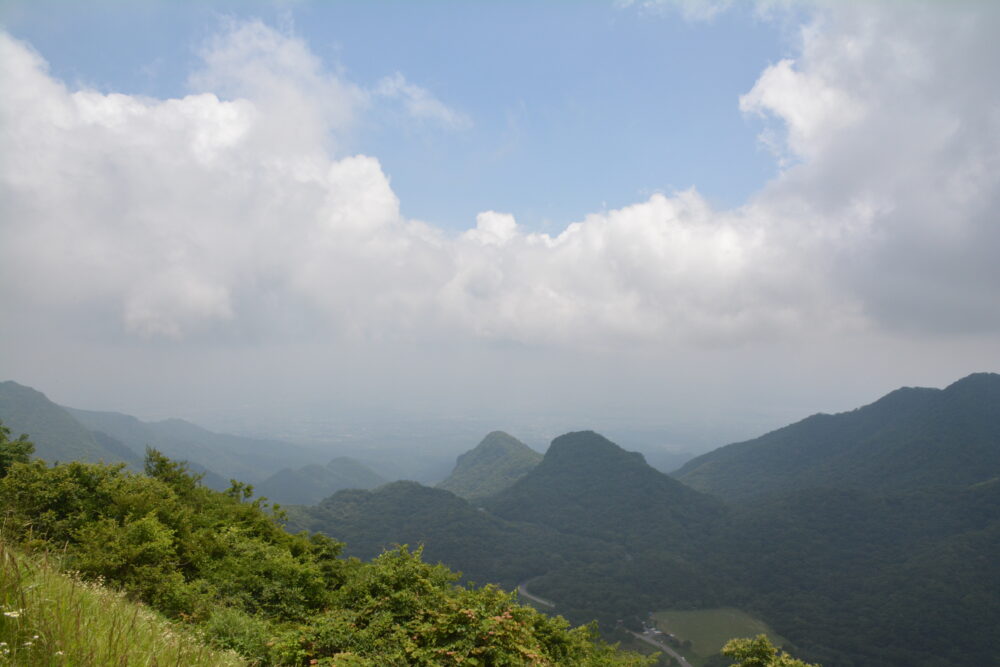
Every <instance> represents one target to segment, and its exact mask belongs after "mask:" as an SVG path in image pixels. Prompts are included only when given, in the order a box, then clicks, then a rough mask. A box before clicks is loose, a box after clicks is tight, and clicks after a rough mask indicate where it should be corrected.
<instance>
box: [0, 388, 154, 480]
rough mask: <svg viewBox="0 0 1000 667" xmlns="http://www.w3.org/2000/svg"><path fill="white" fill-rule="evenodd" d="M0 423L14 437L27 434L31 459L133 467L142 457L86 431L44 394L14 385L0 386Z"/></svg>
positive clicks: (106, 438)
mask: <svg viewBox="0 0 1000 667" xmlns="http://www.w3.org/2000/svg"><path fill="white" fill-rule="evenodd" d="M0 421H2V422H3V423H4V424H5V425H6V426H7V428H9V429H10V430H11V431H12V432H13V433H14V434H15V435H19V434H21V433H28V434H30V435H31V439H32V441H33V442H34V443H35V455H36V456H38V457H39V458H43V459H45V460H46V461H49V462H55V461H89V462H91V463H96V462H98V461H105V462H108V463H114V462H119V461H124V462H126V463H129V464H131V465H133V466H135V465H138V464H139V463H140V462H141V461H142V456H141V455H140V454H137V453H136V452H135V451H133V450H132V449H130V448H129V447H127V446H125V445H124V444H123V443H122V442H120V441H118V440H117V439H115V438H113V437H98V436H95V434H93V433H91V432H90V431H88V430H87V429H86V428H84V426H83V425H81V424H80V423H79V422H78V421H77V420H76V419H74V418H73V416H72V415H71V414H70V413H69V412H67V411H66V410H65V409H63V408H62V407H60V406H58V405H56V404H55V403H53V402H52V401H50V400H49V399H48V398H47V397H46V396H45V394H43V393H41V392H40V391H36V390H34V389H32V388H31V387H25V386H23V385H20V384H18V383H16V382H10V381H8V382H0Z"/></svg>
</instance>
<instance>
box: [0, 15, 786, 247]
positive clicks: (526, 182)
mask: <svg viewBox="0 0 1000 667" xmlns="http://www.w3.org/2000/svg"><path fill="white" fill-rule="evenodd" d="M251 18H260V19H262V20H264V21H265V22H267V23H268V24H269V25H272V26H274V27H276V28H279V29H282V30H285V31H289V32H294V33H295V34H297V35H299V36H301V38H302V39H304V40H305V41H306V42H307V43H308V44H309V45H310V47H311V49H312V50H313V52H314V53H315V54H316V55H317V56H318V57H319V58H320V59H321V60H322V61H323V64H324V65H325V66H326V67H327V68H329V69H330V70H334V71H340V72H342V73H343V74H344V75H345V76H346V77H348V78H350V79H351V80H353V81H355V82H356V83H358V84H359V85H363V86H371V85H374V84H375V83H376V82H378V81H379V80H380V79H382V78H383V77H386V76H390V75H393V74H395V73H397V72H398V73H401V74H403V75H404V76H405V77H406V79H407V80H408V81H410V82H412V83H415V84H417V85H419V86H421V87H423V88H426V89H428V90H429V91H431V92H432V93H433V94H434V95H435V96H436V97H437V98H439V99H440V100H442V102H444V103H445V104H447V105H448V106H450V107H452V108H454V109H455V110H456V111H457V112H459V113H462V114H464V115H465V116H466V117H467V118H468V119H469V121H470V122H469V124H468V125H467V126H462V127H458V128H452V127H441V126H439V125H436V124H433V123H426V122H425V123H416V124H413V123H400V122H399V120H400V119H399V117H398V116H395V115H393V114H391V113H388V114H381V115H379V114H376V115H375V117H373V118H368V119H366V120H365V121H364V122H363V123H362V125H361V126H360V127H359V128H357V132H356V134H355V135H354V136H352V137H351V140H350V142H349V143H348V145H347V146H345V147H344V148H345V149H347V150H350V151H357V152H362V153H366V154H369V155H374V156H377V157H378V158H379V160H380V161H381V163H382V165H383V169H384V170H385V171H386V172H387V173H388V175H389V176H390V178H391V179H392V184H393V189H394V190H395V191H396V193H397V194H398V195H399V197H400V200H401V202H402V211H403V213H404V214H405V215H408V216H411V217H415V218H420V219H424V220H428V221H433V222H434V223H436V224H439V225H441V226H444V227H447V228H450V229H463V228H466V227H471V226H474V224H475V215H476V213H478V212H479V211H483V210H487V209H496V210H502V211H506V212H510V213H513V214H514V215H515V216H516V217H517V218H518V220H519V221H520V222H521V223H522V224H525V225H527V226H529V227H532V228H537V229H540V230H547V231H553V230H555V229H557V228H561V227H562V226H565V225H566V224H568V223H569V222H573V221H576V220H580V219H582V218H583V216H584V215H586V214H587V213H590V212H592V211H595V210H600V209H602V208H617V207H620V206H624V205H627V204H629V203H631V202H633V201H636V200H637V199H640V198H645V197H648V196H649V194H651V193H653V192H657V191H663V192H671V191H674V190H678V189H685V188H688V187H691V186H697V187H698V189H699V191H701V193H702V194H703V195H704V196H705V197H707V198H708V199H709V200H711V201H713V202H717V203H718V204H719V205H723V206H736V205H739V204H741V203H743V202H744V201H745V200H746V199H747V197H748V196H750V195H751V194H752V193H753V192H755V191H757V190H758V189H759V188H760V187H761V186H762V185H763V184H764V183H765V182H766V181H767V180H768V179H770V178H772V177H773V176H774V175H775V173H776V171H777V167H776V162H775V159H774V156H773V155H772V154H770V153H769V152H768V151H767V150H764V149H763V148H762V147H761V146H760V144H759V142H758V140H757V133H758V132H759V130H760V121H759V120H758V119H756V118H748V117H747V116H746V115H745V114H743V113H741V112H740V110H739V105H738V98H739V96H740V95H741V94H743V93H745V92H747V91H748V90H749V89H750V88H751V87H752V86H753V83H754V81H755V80H756V77H757V75H758V74H759V73H760V72H761V71H762V70H763V69H764V68H765V67H767V66H768V65H770V64H773V63H774V62H777V61H778V60H780V59H781V58H782V57H784V56H786V55H788V53H789V51H790V49H791V48H792V47H791V45H790V43H789V42H791V41H794V37H795V35H794V34H792V35H788V34H786V33H787V32H789V31H787V30H785V29H784V26H786V25H787V24H786V23H784V22H780V21H768V20H763V19H760V18H758V17H756V16H755V14H754V10H753V8H752V7H751V6H750V5H746V6H745V7H741V8H739V9H734V10H731V11H729V12H726V13H724V14H721V15H720V16H718V17H716V18H714V19H713V20H711V21H687V20H685V19H684V18H683V16H682V15H681V14H680V12H676V11H659V12H655V13H651V12H649V11H642V10H641V9H640V8H636V7H620V6H615V5H614V4H611V3H602V2H582V3H570V2H555V3H548V4H545V3H528V2H504V3H493V4H490V3H461V2H443V1H440V2H428V3H410V2H390V3H384V2H382V3H367V2H354V1H351V2H321V3H300V2H278V3H265V2H249V3H247V2H230V3H186V2H181V3H163V2H160V3H154V2H138V3H126V2H103V3H81V4H76V3H68V2H45V1H43V2H31V3H24V2H20V3H19V2H13V3H7V4H6V5H5V8H4V10H3V13H2V14H0V20H2V21H3V22H4V23H5V24H6V26H7V29H8V30H9V31H10V32H11V33H12V34H13V35H15V36H17V37H20V38H22V39H25V40H27V41H29V42H30V43H31V44H32V45H33V46H34V47H35V48H36V49H38V50H39V51H40V52H41V53H43V54H44V56H45V58H46V60H47V61H48V62H49V64H50V66H51V71H52V73H53V75H55V76H56V77H58V78H60V79H62V80H65V81H67V82H71V83H72V82H79V83H82V84H85V85H88V86H92V87H95V88H97V89H99V90H103V91H109V92H110V91H118V92H126V93H131V94H141V95H150V96H154V97H161V98H162V97H174V96H182V95H184V94H185V93H187V92H189V88H188V85H187V78H188V75H189V74H190V71H191V69H192V68H193V67H195V66H196V64H197V52H198V51H199V49H201V48H203V46H204V43H205V42H206V41H207V40H208V39H209V38H210V36H211V35H212V34H214V33H216V32H217V31H218V30H219V28H220V25H221V24H223V23H224V22H226V21H231V20H236V21H239V20H246V19H251Z"/></svg>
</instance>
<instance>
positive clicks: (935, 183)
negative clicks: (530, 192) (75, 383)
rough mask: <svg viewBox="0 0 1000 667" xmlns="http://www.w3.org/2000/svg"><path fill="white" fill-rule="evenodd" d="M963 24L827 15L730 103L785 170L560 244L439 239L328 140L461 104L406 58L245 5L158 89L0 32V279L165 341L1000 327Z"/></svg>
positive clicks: (977, 72)
mask: <svg viewBox="0 0 1000 667" xmlns="http://www.w3.org/2000/svg"><path fill="white" fill-rule="evenodd" d="M976 14H977V15H975V16H974V15H973V13H972V10H969V12H968V13H966V12H964V11H962V10H959V9H950V8H949V9H948V10H943V9H938V8H934V7H930V6H919V7H918V8H917V9H912V10H911V9H909V8H905V9H904V8H902V7H901V6H898V5H887V6H878V7H876V6H870V5H864V6H861V5H849V6H840V5H837V6H831V7H829V8H826V9H824V10H823V11H822V12H820V14H819V16H818V18H817V19H816V22H814V23H812V24H810V25H809V26H808V27H807V28H805V29H804V31H803V33H802V38H801V40H802V41H801V49H800V53H799V54H798V55H796V57H795V58H791V59H787V60H783V61H781V62H779V63H776V64H775V65H773V66H771V67H770V68H768V69H767V70H765V71H764V72H763V73H762V74H761V76H760V78H759V79H758V80H757V82H756V84H754V85H753V86H752V87H751V88H750V89H749V90H748V92H747V93H746V94H745V95H744V96H743V97H742V98H741V99H740V100H739V101H738V103H739V104H740V106H741V108H742V109H743V110H744V111H745V112H746V113H748V114H749V115H751V116H760V117H765V118H769V119H771V121H772V122H771V127H770V129H771V134H770V138H769V141H770V142H771V146H772V147H773V148H774V149H775V150H777V151H778V152H779V153H780V154H781V155H782V156H784V157H785V158H787V160H788V161H787V163H786V169H785V170H784V171H783V173H782V174H781V175H780V176H779V177H778V178H777V179H776V180H775V181H774V182H773V183H771V184H770V185H769V186H768V187H767V188H765V189H764V190H763V191H762V192H761V193H759V194H758V195H757V196H756V197H754V198H753V199H752V200H751V201H749V202H748V203H747V204H746V205H744V206H742V207H740V208H737V209H734V210H725V211H720V210H716V209H714V208H713V207H712V206H711V205H709V204H708V203H707V202H706V201H705V200H704V199H703V198H702V197H701V196H700V195H699V194H698V192H697V190H696V189H694V188H692V189H689V190H685V191H682V192H676V193H669V194H656V195H653V196H651V197H650V198H649V199H648V200H646V201H641V202H638V203H635V204H633V205H631V206H626V207H623V208H621V209H618V210H612V211H602V212H598V213H594V214H592V215H589V216H587V217H585V218H584V219H583V220H580V221H577V222H574V223H572V224H569V225H568V226H566V227H565V229H563V230H562V231H560V232H558V233H554V234H540V233H532V232H529V231H526V230H524V229H523V228H522V227H521V226H519V225H518V224H517V221H516V220H515V219H514V217H513V216H511V215H509V214H506V213H500V212H496V211H486V212H483V213H481V214H480V215H479V216H478V217H477V219H476V221H475V227H473V228H471V229H469V230H468V231H466V232H464V233H461V234H457V235H451V234H448V233H445V232H444V231H442V230H440V229H438V228H436V227H434V226H433V225H432V224H428V223H423V222H419V221H414V220H407V219H405V218H404V217H403V216H401V214H400V209H399V202H398V200H397V198H396V196H395V194H394V192H393V190H392V188H391V186H390V183H389V179H388V178H387V177H386V175H385V174H384V172H383V171H382V169H381V166H380V165H379V163H378V161H377V159H376V158H374V157H369V156H364V155H354V156H350V155H341V154H340V153H339V148H338V147H339V145H340V142H339V141H338V137H339V136H341V135H343V134H345V133H349V132H350V128H351V126H352V124H353V123H354V122H355V120H356V118H357V117H358V115H359V114H362V113H364V112H365V108H366V105H368V104H372V103H374V102H373V101H372V100H373V99H377V98H379V97H381V98H385V99H386V100H389V101H392V100H395V101H396V102H400V101H401V102H402V103H403V104H404V105H405V106H406V107H407V108H408V109H409V112H410V113H411V114H412V115H414V116H417V117H423V118H427V119H429V120H433V121H435V122H440V123H444V124H446V125H452V126H460V125H461V124H462V123H464V122H467V119H464V120H463V118H464V117H463V116H461V115H460V114H457V113H456V112H453V111H452V110H450V109H449V108H448V107H447V106H445V105H444V104H442V103H441V102H439V101H438V100H437V99H436V98H435V97H434V96H433V95H431V94H430V93H429V92H427V91H425V90H423V89H422V88H419V87H417V86H415V85H413V84H411V83H409V82H407V81H406V79H405V78H404V77H403V76H402V75H395V76H393V77H390V78H388V79H386V80H384V81H383V82H381V83H380V84H379V85H378V86H377V87H376V89H375V90H374V92H372V91H369V92H368V93H365V92H364V91H363V90H362V89H361V88H359V87H358V86H356V85H355V84H353V83H351V82H350V81H347V80H345V79H344V78H343V77H341V76H339V75H338V74H337V73H335V72H330V71H327V70H326V69H325V68H324V67H323V64H322V63H321V62H319V60H318V59H317V58H316V57H315V56H314V55H312V54H311V52H310V51H309V49H308V48H307V46H306V45H305V44H304V43H303V42H302V41H301V40H300V39H298V38H297V37H295V36H294V35H290V34H285V33H282V32H279V31H276V30H273V29H271V28H269V27H267V26H265V25H263V24H261V23H258V22H251V23H246V24H235V25H231V26H229V27H227V29H226V30H225V31H223V33H222V34H221V35H220V36H219V37H218V38H216V39H215V40H214V41H212V42H211V43H210V44H209V45H208V47H207V48H206V50H205V51H204V52H203V54H202V57H203V61H204V62H203V65H202V67H201V69H200V70H199V71H198V72H196V73H195V74H193V75H192V77H191V83H192V90H193V92H192V94H191V95H189V96H187V97H184V98H180V99H169V100H158V99H149V98H141V97H135V96H127V95H119V94H103V93H98V92H95V91H92V90H70V89H68V88H67V87H66V86H65V85H64V84H63V83H61V82H59V81H57V80H55V79H53V78H52V77H51V76H50V75H49V74H48V72H47V71H46V67H45V63H44V61H43V60H42V58H41V57H40V56H39V55H38V54H36V53H34V52H33V51H32V50H31V48H30V47H29V46H28V45H26V44H24V43H21V42H18V41H17V40H15V39H13V38H12V37H10V36H9V35H6V34H0V89H2V90H4V91H5V94H4V95H3V96H2V97H0V213H2V220H3V222H2V223H0V279H2V280H0V295H2V298H3V299H4V300H5V301H7V302H10V303H13V302H14V301H15V300H21V299H22V298H23V297H24V295H25V294H28V293H30V295H31V300H32V303H33V307H35V308H40V309H44V308H52V309H58V308H66V307H70V306H72V307H77V308H80V309H85V310H88V311H90V312H94V313H114V314H115V317H116V318H117V322H118V325H119V326H120V327H121V328H122V330H124V331H127V332H131V333H132V334H135V335H138V336H144V337H168V338H175V339H180V338H184V337H191V336H209V335H221V334H220V332H228V335H237V333H238V334H240V335H252V336H254V337H256V338H261V337H263V338H267V337H280V336H307V335H308V336H314V337H316V336H318V337H329V336H353V337H360V338H363V339H372V338H393V337H398V338H404V339H414V338H416V339H422V338H430V339H442V338H446V339H451V338H455V337H459V338H465V339H471V340H481V339H487V340H501V341H514V342H518V343H557V344H592V343H597V344H604V343H608V342H609V341H610V342H612V343H613V342H620V341H632V342H640V343H651V344H661V343H664V342H668V341H682V342H691V341H698V342H699V343H702V344H704V343H705V342H708V343H711V344H717V345H731V344H734V343H739V342H741V341H745V340H748V339H759V338H767V339H774V338H781V337H783V336H789V335H792V334H796V333H801V332H804V331H815V330H824V331H838V330H843V331H859V330H863V329H865V328H866V327H873V326H882V327H888V328H892V327H897V326H904V327H916V328H918V329H931V330H935V329H938V328H941V327H942V326H943V325H942V322H948V323H950V324H949V326H950V325H954V326H955V327H956V328H961V327H963V326H974V327H975V326H978V327H991V326H996V325H997V324H1000V313H998V312H997V310H998V309H997V308H996V306H995V294H996V293H997V292H998V288H1000V274H998V272H1000V269H998V268H997V266H998V264H997V263H996V262H995V261H994V259H995V258H994V257H993V254H994V253H993V251H992V249H995V248H996V247H1000V246H998V245H997V244H998V241H1000V231H998V227H997V225H996V224H995V212H996V210H998V209H997V205H998V204H1000V201H998V192H1000V183H998V178H1000V169H998V167H1000V163H998V159H1000V158H998V156H1000V90H998V89H1000V83H998V82H997V80H996V77H995V76H992V74H991V72H990V71H989V70H990V67H991V65H992V63H995V62H1000V53H998V52H997V49H998V47H997V43H996V41H995V40H994V39H993V34H994V29H995V28H996V27H997V26H998V21H997V20H996V19H997V16H996V12H994V11H980V10H976ZM984 16H985V20H984V18H983V17H984ZM736 103H737V101H736V100H734V104H736ZM248 332H249V333H248Z"/></svg>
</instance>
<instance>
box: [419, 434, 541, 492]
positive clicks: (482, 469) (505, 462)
mask: <svg viewBox="0 0 1000 667" xmlns="http://www.w3.org/2000/svg"><path fill="white" fill-rule="evenodd" d="M541 460H542V455H541V454H539V453H538V452H536V451H535V450H533V449H531V448H530V447H528V446H527V445H526V444H524V443H523V442H521V441H520V440H518V439H517V438H515V437H513V436H511V435H508V434H507V433H504V432H503V431H493V432H492V433H490V434H488V435H487V436H486V437H485V438H483V439H482V441H481V442H480V443H479V444H478V445H476V446H475V447H474V448H473V449H471V450H469V451H467V452H465V453H464V454H461V455H460V456H459V457H458V460H457V461H456V462H455V469H454V470H453V471H452V473H451V475H449V476H448V478H447V479H445V480H444V481H443V482H441V483H440V484H438V485H437V487H438V488H439V489H445V490H446V491H451V492H452V493H454V494H455V495H457V496H461V497H463V498H467V499H478V498H485V497H486V496H491V495H494V494H496V493H498V492H500V491H502V490H503V489H506V488H507V487H509V486H510V485H511V484H513V483H514V482H516V481H517V480H519V479H521V478H522V477H524V476H525V475H526V474H527V473H528V471H530V470H531V469H532V468H534V467H535V466H537V465H538V464H539V462H540V461H541Z"/></svg>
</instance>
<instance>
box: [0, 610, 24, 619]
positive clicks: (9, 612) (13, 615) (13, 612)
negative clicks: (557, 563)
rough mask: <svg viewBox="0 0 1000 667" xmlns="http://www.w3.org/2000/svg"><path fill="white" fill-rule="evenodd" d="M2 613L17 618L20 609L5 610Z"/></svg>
mask: <svg viewBox="0 0 1000 667" xmlns="http://www.w3.org/2000/svg"><path fill="white" fill-rule="evenodd" d="M3 615H4V616H8V617H10V618H17V617H18V616H20V615H21V610H20V609H15V610H14V611H5V612H4V613H3Z"/></svg>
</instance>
